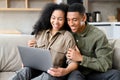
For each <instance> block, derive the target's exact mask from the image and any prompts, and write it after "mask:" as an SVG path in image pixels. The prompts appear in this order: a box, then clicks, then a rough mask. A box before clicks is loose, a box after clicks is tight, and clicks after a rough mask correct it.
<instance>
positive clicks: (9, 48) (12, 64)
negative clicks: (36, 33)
mask: <svg viewBox="0 0 120 80" xmlns="http://www.w3.org/2000/svg"><path fill="white" fill-rule="evenodd" d="M31 38H32V36H31V35H20V34H19V35H18V34H16V35H15V34H11V35H10V34H8V35H7V34H2V35H0V72H9V71H16V70H18V69H20V68H21V64H22V61H21V58H20V55H19V51H18V49H17V46H27V42H28V40H30V39H31Z"/></svg>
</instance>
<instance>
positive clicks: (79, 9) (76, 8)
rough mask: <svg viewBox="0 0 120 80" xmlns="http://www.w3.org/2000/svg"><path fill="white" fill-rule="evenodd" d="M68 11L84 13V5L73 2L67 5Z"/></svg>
mask: <svg viewBox="0 0 120 80" xmlns="http://www.w3.org/2000/svg"><path fill="white" fill-rule="evenodd" d="M68 12H79V13H80V14H84V13H85V7H84V6H83V4H81V3H73V4H71V5H69V8H68Z"/></svg>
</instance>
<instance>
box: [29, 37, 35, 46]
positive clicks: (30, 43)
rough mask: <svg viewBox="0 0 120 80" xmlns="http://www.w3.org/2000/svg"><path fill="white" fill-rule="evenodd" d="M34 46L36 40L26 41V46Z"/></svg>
mask: <svg viewBox="0 0 120 80" xmlns="http://www.w3.org/2000/svg"><path fill="white" fill-rule="evenodd" d="M35 44H36V40H35V39H32V40H29V41H28V46H29V47H34V45H35Z"/></svg>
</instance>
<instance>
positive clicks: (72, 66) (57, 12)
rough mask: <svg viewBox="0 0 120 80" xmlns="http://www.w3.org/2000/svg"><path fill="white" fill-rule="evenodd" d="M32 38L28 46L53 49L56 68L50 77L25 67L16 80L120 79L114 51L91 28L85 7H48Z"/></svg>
mask: <svg viewBox="0 0 120 80" xmlns="http://www.w3.org/2000/svg"><path fill="white" fill-rule="evenodd" d="M68 25H69V26H68ZM69 31H72V32H71V33H72V34H71V33H70V32H69ZM32 34H34V35H35V40H30V41H29V42H28V45H29V46H30V47H36V48H46V49H49V50H50V52H51V55H52V61H53V65H54V66H55V67H56V68H50V69H49V70H48V71H47V73H46V72H42V71H39V70H35V69H32V68H28V67H24V68H23V69H21V70H20V71H18V72H17V74H16V75H15V76H14V77H13V78H12V80H119V79H120V71H118V70H114V69H112V54H113V49H112V48H111V46H110V45H109V43H108V40H107V38H106V36H105V34H104V33H103V32H102V31H100V30H99V29H97V28H95V27H93V26H91V25H89V24H87V22H86V14H85V8H84V6H83V5H82V4H80V3H73V4H71V5H69V6H68V5H66V4H55V3H50V4H47V6H46V7H45V9H44V10H43V12H42V14H41V16H40V18H39V20H38V22H37V23H36V24H35V26H34V31H33V32H32ZM73 37H74V38H73ZM74 39H75V41H74Z"/></svg>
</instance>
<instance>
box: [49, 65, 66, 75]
mask: <svg viewBox="0 0 120 80" xmlns="http://www.w3.org/2000/svg"><path fill="white" fill-rule="evenodd" d="M47 72H48V73H49V74H50V75H52V76H55V77H60V76H65V75H66V74H68V73H67V70H66V68H60V67H58V68H50V69H49V70H48V71H47Z"/></svg>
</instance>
